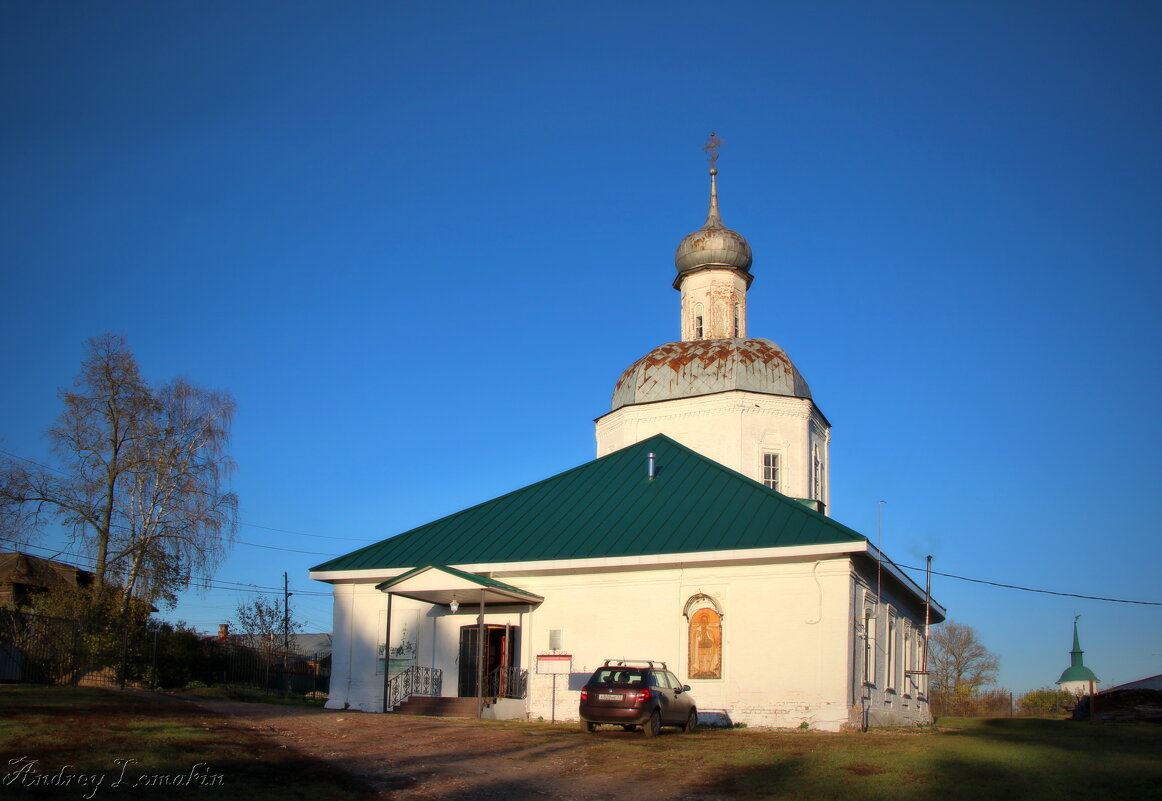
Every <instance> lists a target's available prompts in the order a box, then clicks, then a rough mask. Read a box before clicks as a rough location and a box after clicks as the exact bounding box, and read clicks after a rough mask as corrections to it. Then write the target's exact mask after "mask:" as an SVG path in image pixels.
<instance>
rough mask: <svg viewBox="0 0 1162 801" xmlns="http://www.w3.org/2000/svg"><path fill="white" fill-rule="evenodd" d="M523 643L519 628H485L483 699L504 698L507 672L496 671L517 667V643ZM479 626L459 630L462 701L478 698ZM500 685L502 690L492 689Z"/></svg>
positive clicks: (498, 688)
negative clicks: (485, 697) (484, 697)
mask: <svg viewBox="0 0 1162 801" xmlns="http://www.w3.org/2000/svg"><path fill="white" fill-rule="evenodd" d="M519 639H520V627H519V626H485V627H484V682H485V687H484V690H485V691H484V695H485V696H504V695H506V694H507V688H505V687H504V686H502V685H503V684H504V683H505V682H506V681H507V676H508V672H509V671H506V670H499V671H498V670H497V669H498V668H507V667H511V666H512V665H514V664H516V658H517V648H516V644H517V641H518V640H519ZM479 658H480V626H478V625H471V626H462V627H461V628H460V682H459V686H458V690H457V694H458V695H459V696H460V697H461V698H475V697H476V690H477V687H476V683H477V681H478V677H479V675H480V671H479V665H480V663H479V661H478V660H479ZM497 683H499V685H500V686H493V685H494V684H497Z"/></svg>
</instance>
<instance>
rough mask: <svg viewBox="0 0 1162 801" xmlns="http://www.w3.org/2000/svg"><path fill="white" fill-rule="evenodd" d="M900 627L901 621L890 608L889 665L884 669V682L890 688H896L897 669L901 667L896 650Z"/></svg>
mask: <svg viewBox="0 0 1162 801" xmlns="http://www.w3.org/2000/svg"><path fill="white" fill-rule="evenodd" d="M898 629H899V622H898V620H897V618H896V616H895V615H894V614H892V613H891V610H888V641H887V643H886V644H887V667H886V668H885V670H884V683H885V684H886V685H887V688H888V689H889V690H894V689H896V686H897V684H896V670H897V668H898V667H899V666H898V665H897V661H898V660H899V656H898V654H897V651H896V635H897V633H898Z"/></svg>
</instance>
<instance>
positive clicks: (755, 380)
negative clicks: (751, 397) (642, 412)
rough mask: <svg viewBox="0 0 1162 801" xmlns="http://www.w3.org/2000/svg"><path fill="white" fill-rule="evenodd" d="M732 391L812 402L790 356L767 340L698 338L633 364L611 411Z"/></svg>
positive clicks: (666, 347)
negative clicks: (654, 402) (635, 405)
mask: <svg viewBox="0 0 1162 801" xmlns="http://www.w3.org/2000/svg"><path fill="white" fill-rule="evenodd" d="M733 389H739V390H745V391H747V392H761V393H763V394H765V395H784V396H788V397H793V398H805V399H807V400H810V399H811V388H810V387H808V386H807V381H806V380H805V379H804V378H803V376H801V375H800V374H799V371H798V370H797V369H796V368H795V365H794V364H792V363H791V357H789V356H788V355H787V353H786V351H784V350H783V349H782V348H780V347H779V346H778V345H776V344H775V343H774V342H771V341H770V340H769V339H698V340H693V341H690V342H667V343H666V344H664V345H659V346H658V347H656V348H654V349H653V350H651V351H650V352H649V353H647V354H646V355H645V356H642V357H641V358H640V359H638V360H637V361H636V362H634V363H633V364H631V365H630V366H629V367H628V368H627V369H626V370H625V372H624V373H622V374H621V378H619V379H618V380H617V384H616V385H615V386H614V388H613V400H612V402H611V404H610V411H617V410H618V409H620V408H621V407H622V406H632V405H634V404H637V403H651V402H653V401H663V400H675V399H677V398H693V397H697V396H699V395H711V394H713V393H716V392H726V391H729V390H733Z"/></svg>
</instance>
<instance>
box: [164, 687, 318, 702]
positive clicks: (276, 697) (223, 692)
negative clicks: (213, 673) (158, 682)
mask: <svg viewBox="0 0 1162 801" xmlns="http://www.w3.org/2000/svg"><path fill="white" fill-rule="evenodd" d="M176 694H178V695H192V696H194V697H196V698H205V699H207V700H210V701H247V702H249V703H253V704H288V705H290V706H317V707H322V706H323V704H325V703H327V701H326V699H324V698H318V699H315V698H307V697H305V696H302V695H296V694H294V693H280V692H272V691H270V690H260V689H257V688H255V687H222V686H214V687H197V688H189V689H185V690H177V691H176Z"/></svg>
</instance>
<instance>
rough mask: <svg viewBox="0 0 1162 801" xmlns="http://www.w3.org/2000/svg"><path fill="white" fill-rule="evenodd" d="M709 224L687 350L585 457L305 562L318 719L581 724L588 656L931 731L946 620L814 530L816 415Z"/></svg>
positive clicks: (693, 243) (853, 546)
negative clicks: (391, 715) (330, 611)
mask: <svg viewBox="0 0 1162 801" xmlns="http://www.w3.org/2000/svg"><path fill="white" fill-rule="evenodd" d="M716 144H717V141H716V140H715V139H714V137H713V136H712V138H711V143H710V145H709V150H710V152H711V169H710V203H709V213H708V214H707V217H706V222H705V223H704V224H703V225H702V227H700V228H699V229H698V230H696V231H694V232H693V233H691V234H690V235H688V236H687V237H685V238H684V239H683V240H682V241H681V243H680V244H679V246H678V250H677V254H676V256H675V265H676V267H677V276H676V278H675V279H674V283H673V286H674V288H675V289H677V290H678V291H679V292H680V293H681V304H680V315H681V340H680V341H677V342H668V343H665V344H663V345H659V346H658V347H656V348H654V349H653V350H651V351H650V352H649V353H647V354H645V355H644V356H642V357H641V358H640V359H638V360H637V361H635V362H634V363H633V364H631V365H630V366H629V367H628V368H626V369H625V370H624V372H622V374H621V376H620V378H618V380H617V382H616V384H615V386H614V389H613V398H612V403H611V408H610V410H609V412H608V413H606V414H604V415H602V416H601V417H599V418H598V420H597V431H596V434H597V458H596V459H595V460H593V461H590V462H587V463H585V464H582V465H580V466H578V467H575V468H573V469H571V470H568V471H566V472H564V473H561V474H559V475H556V476H552V477H549V478H546V479H544V480H543V481H540V482H537V483H535V484H532V485H530V486H527V487H523V488H521V489H517V490H514V491H513V492H510V493H508V494H506V495H502V496H501V497H499V498H494V499H492V500H490V501H487V502H485V503H482V504H479V505H477V506H474V507H471V508H469V509H465V510H462V511H459V512H455V513H453V514H451V515H449V516H447V517H444V518H442V519H440V520H436V521H434V522H431V523H428V524H426V525H423V526H420V527H419V528H416V529H413V530H411V531H407V532H403V533H400V534H397V535H396V536H394V537H391V538H389V539H386V540H383V541H382V542H378V543H376V544H374V545H370V546H367V547H365V548H362V549H359V550H357V551H354V552H352V553H349V554H346V555H344V556H341V557H337V558H335V559H332V560H330V561H328V562H325V563H323V564H321V565H318V566H316V567H314V568H312V570H311V577H312V578H313V579H316V580H319V581H324V582H328V583H330V584H331V585H332V587H333V592H334V635H333V644H334V648H333V663H332V676H331V689H330V700H329V701H328V704H327V705H328V707H330V708H339V709H342V708H348V707H350V708H355V709H361V710H365V711H374V712H381V711H390V710H393V709H394V710H399V711H404V710H407V709H422V708H423V703H425V702H430V699H433V698H457V697H458V698H463V699H475V701H471V700H469V703H475V707H474V710H475V713H477V714H482V715H485V716H492V717H509V718H522V719H523V718H532V719H537V718H543V719H545V720H568V719H576V718H577V701H578V691H579V690H580V687H581V685H582V684H583V683H584V681H585V679H586V678H587V677H588V675H589V674H590V673H591V672H592V671H593V670H594V669H596V668H597V667H599V666H600V665H601V664H602V663H603V661H604V660H606V659H651V660H661V661H665V662H666V663H667V664H668V666H669V667H670V670H671V671H672V672H674V673H675V674H677V676H678V677H679V679H680V680H682V681H684V682H687V683H689V685H690V686H691V688H692V692H693V696H694V698H695V701H696V703H697V707H698V714H699V717H700V719H701V720H702V721H703V722H707V723H714V722H717V723H720V724H723V725H731V724H739V723H742V724H747V725H751V726H755V725H760V726H780V727H794V728H798V727H801V726H804V725H805V726H807V727H811V728H818V729H823V730H829V731H837V730H840V729H843V728H861V727H866V726H879V725H908V724H920V723H928V722H930V721H931V715H930V712H929V707H928V696H927V675H926V672H925V670H924V666H925V664H926V660H925V646H926V635H927V627H928V624H930V623H932V624H935V623H939V622H940V621H942V620H943V619H944V614H945V613H944V610H943V609H942V608H941V607H940V606H939V605H938V604H936V603H935V602H932V601H931V600H930V599H929V598H927V597H926V593H925V591H924V590H923V589H922V588H921V587H919V586H917V585H916V584H915V583H914V582H913V581H912V580H911V579H910V578H909V577H908V576H907V575H905V574H904V573H903V571H901V570H900V569H899V568H897V567H896V566H895V565H894V564H893V563H892V562H891V561H890V560H889V559H887V558H886V557H885V556H884V555H883V554H881V553H880V552H879V551H878V550H877V549H876V548H875V547H874V546H873V545H872V544H871V543H870V542H869V541H868V539H867V537H865V536H863V535H861V534H859V533H858V532H856V531H853V530H852V529H850V528H848V527H846V526H844V525H842V524H840V523H838V522H837V521H835V520H833V519H832V518H831V517H830V516H829V509H828V503H829V499H830V482H829V471H830V442H831V424H830V423H829V422H828V420H827V418H826V417H825V416H824V415H823V413H822V412H821V411H820V409H819V408H818V407H817V406H816V405H815V400H814V398H813V397H812V395H811V390H810V388H809V387H808V385H807V382H806V380H804V378H803V376H802V375H801V374H800V373H799V371H798V370H797V369H796V367H795V365H794V364H793V363H792V362H791V359H790V357H789V356H788V355H787V354H786V352H785V351H783V349H782V348H780V347H779V346H778V345H776V344H775V343H774V342H772V341H770V340H767V339H758V338H751V337H748V332H747V297H746V296H747V289H748V288H749V287H750V285H751V282H752V280H753V276H752V275H751V266H752V256H751V249H750V245H749V244H748V243H747V241H746V239H744V238H743V237H742V236H741V235H740V234H738V233H736V232H735V231H732V230H730V229H729V228H727V227H726V226H725V225H724V224H723V221H722V217H721V214H720V211H719V203H718V188H717V174H718V170H717V169H716V167H715V163H714V162H715V154H716Z"/></svg>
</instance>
